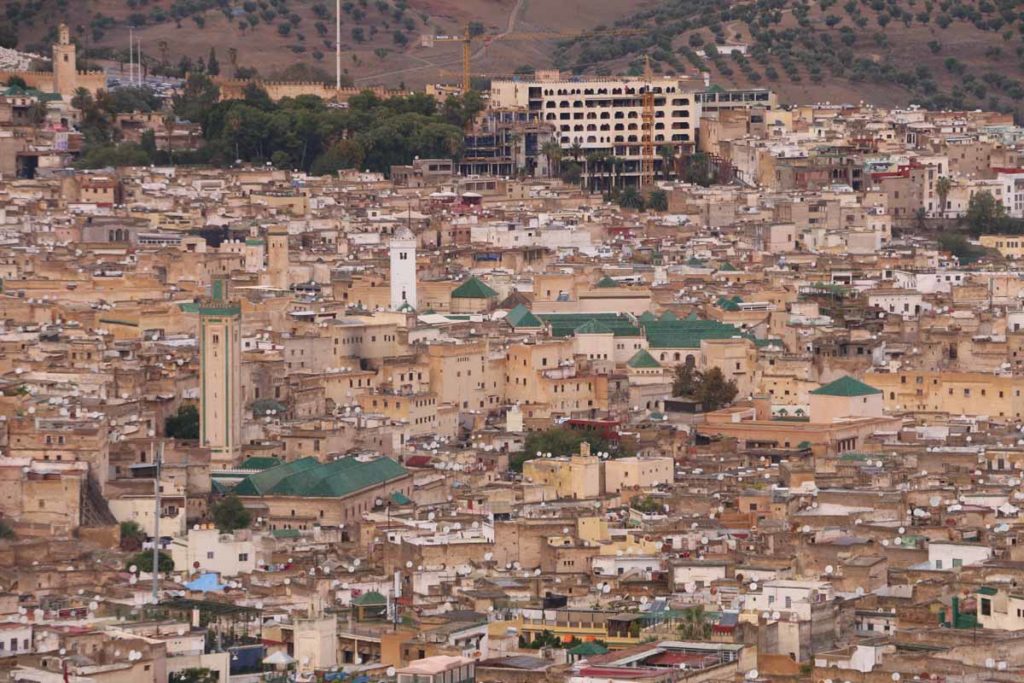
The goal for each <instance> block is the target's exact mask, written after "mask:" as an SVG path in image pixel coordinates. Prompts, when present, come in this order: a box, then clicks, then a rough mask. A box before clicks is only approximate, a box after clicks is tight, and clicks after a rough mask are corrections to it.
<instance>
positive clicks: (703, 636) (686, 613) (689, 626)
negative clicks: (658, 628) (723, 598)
mask: <svg viewBox="0 0 1024 683" xmlns="http://www.w3.org/2000/svg"><path fill="white" fill-rule="evenodd" d="M676 630H678V631H679V636H680V638H681V639H683V640H707V639H708V638H710V637H711V622H710V621H709V620H708V615H707V613H706V612H705V611H704V606H703V605H696V606H694V607H687V608H686V609H684V610H683V620H682V622H681V623H680V624H679V625H678V626H677V627H676Z"/></svg>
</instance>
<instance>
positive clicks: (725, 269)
mask: <svg viewBox="0 0 1024 683" xmlns="http://www.w3.org/2000/svg"><path fill="white" fill-rule="evenodd" d="M718 271H719V272H720V273H735V272H736V266H734V265H733V264H731V263H729V262H728V261H726V262H725V263H723V264H722V267H721V268H719V269H718Z"/></svg>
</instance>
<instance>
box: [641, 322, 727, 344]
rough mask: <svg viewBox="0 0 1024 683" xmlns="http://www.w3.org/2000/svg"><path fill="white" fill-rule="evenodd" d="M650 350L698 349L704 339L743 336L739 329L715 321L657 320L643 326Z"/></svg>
mask: <svg viewBox="0 0 1024 683" xmlns="http://www.w3.org/2000/svg"><path fill="white" fill-rule="evenodd" d="M644 330H645V331H646V332H647V342H648V345H649V346H650V347H651V348H652V349H699V348H700V343H701V341H702V340H704V339H732V338H733V337H740V336H745V335H743V333H742V332H740V330H739V328H737V327H735V326H733V325H728V324H725V323H720V322H718V321H717V320H689V319H687V320H658V321H656V322H649V323H645V324H644Z"/></svg>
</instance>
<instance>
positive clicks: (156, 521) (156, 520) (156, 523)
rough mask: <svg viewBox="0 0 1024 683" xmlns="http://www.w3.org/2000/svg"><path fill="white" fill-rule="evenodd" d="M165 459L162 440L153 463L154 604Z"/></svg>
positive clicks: (157, 599)
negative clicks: (161, 487) (161, 489)
mask: <svg viewBox="0 0 1024 683" xmlns="http://www.w3.org/2000/svg"><path fill="white" fill-rule="evenodd" d="M163 459H164V444H163V441H161V442H160V444H159V446H158V447H157V450H156V457H155V458H154V459H153V465H154V467H155V469H156V473H155V474H154V475H153V498H154V500H155V501H156V507H155V509H154V510H153V605H154V606H156V605H158V604H160V466H161V465H162V464H163Z"/></svg>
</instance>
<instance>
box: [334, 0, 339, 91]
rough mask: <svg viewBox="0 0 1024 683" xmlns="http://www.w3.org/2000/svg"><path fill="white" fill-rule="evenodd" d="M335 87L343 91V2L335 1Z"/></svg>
mask: <svg viewBox="0 0 1024 683" xmlns="http://www.w3.org/2000/svg"><path fill="white" fill-rule="evenodd" d="M334 87H335V88H336V89H337V90H341V0H334Z"/></svg>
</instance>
